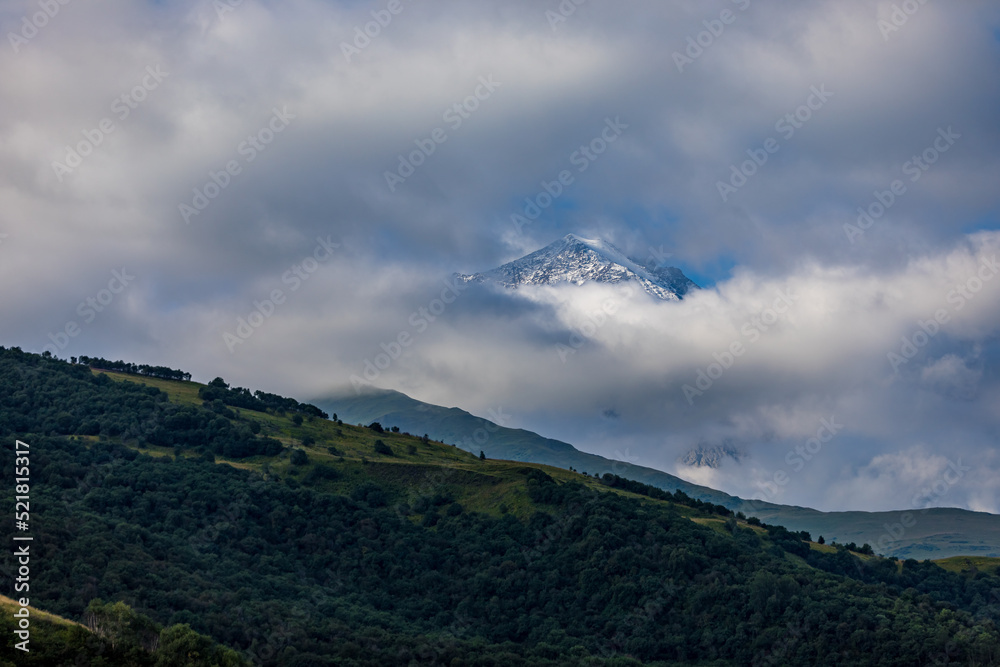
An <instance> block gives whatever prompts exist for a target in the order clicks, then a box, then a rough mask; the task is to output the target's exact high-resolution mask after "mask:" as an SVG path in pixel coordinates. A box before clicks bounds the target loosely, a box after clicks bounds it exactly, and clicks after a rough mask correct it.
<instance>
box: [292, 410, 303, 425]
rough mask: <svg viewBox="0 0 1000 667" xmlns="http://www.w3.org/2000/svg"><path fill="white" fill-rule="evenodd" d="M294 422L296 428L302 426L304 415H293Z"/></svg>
mask: <svg viewBox="0 0 1000 667" xmlns="http://www.w3.org/2000/svg"><path fill="white" fill-rule="evenodd" d="M292 422H293V423H294V424H295V425H296V426H302V415H300V414H298V413H295V414H294V415H292Z"/></svg>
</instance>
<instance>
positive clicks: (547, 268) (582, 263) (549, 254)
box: [457, 234, 698, 301]
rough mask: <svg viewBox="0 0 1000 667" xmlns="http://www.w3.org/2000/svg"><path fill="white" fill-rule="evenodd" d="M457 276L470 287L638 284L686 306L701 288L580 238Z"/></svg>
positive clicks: (666, 269)
mask: <svg viewBox="0 0 1000 667" xmlns="http://www.w3.org/2000/svg"><path fill="white" fill-rule="evenodd" d="M457 277H458V278H459V279H460V280H463V281H465V282H470V283H485V282H492V283H496V284H499V285H503V286H504V287H508V288H517V287H518V286H519V285H553V284H556V283H572V284H574V285H582V284H584V283H586V282H589V281H594V282H600V283H611V284H617V283H623V282H628V281H636V282H638V283H639V284H640V285H642V287H643V289H644V290H646V292H647V293H649V294H651V295H652V296H654V297H656V298H658V299H662V300H664V301H680V300H681V299H683V298H684V295H685V294H687V293H688V292H690V291H691V290H692V289H698V286H697V285H695V284H694V282H692V281H691V280H690V279H689V278H688V277H687V276H685V275H684V274H683V273H682V272H681V270H680V269H678V268H675V267H672V266H662V265H660V264H657V263H655V262H654V261H650V262H647V263H643V262H639V261H637V260H635V259H633V258H631V257H628V256H626V255H625V253H623V252H622V251H621V250H619V249H618V248H616V247H615V246H614V245H612V244H611V243H608V242H607V241H604V240H601V239H593V240H592V239H584V238H580V237H579V236H576V235H574V234H568V235H567V236H566V237H564V238H562V239H560V240H558V241H556V242H554V243H552V244H550V245H547V246H545V247H544V248H542V249H541V250H537V251H535V252H533V253H531V254H530V255H525V256H524V257H522V258H520V259H516V260H514V261H513V262H508V263H507V264H504V265H503V266H499V267H497V268H495V269H492V270H490V271H486V272H483V273H474V274H472V275H460V274H459V275H457Z"/></svg>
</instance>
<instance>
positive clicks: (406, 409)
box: [317, 389, 1000, 560]
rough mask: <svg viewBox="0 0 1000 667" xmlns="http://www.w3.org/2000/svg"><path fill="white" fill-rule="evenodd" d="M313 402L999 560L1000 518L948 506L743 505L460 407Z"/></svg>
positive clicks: (774, 518) (899, 546)
mask: <svg viewBox="0 0 1000 667" xmlns="http://www.w3.org/2000/svg"><path fill="white" fill-rule="evenodd" d="M317 403H318V404H319V405H320V406H321V407H323V408H324V409H325V410H328V411H330V412H336V413H338V414H339V415H340V417H341V418H342V419H343V420H345V421H349V422H354V423H359V422H360V423H365V424H368V423H371V422H373V421H382V422H384V423H387V424H395V425H398V426H399V427H400V428H402V429H403V430H405V431H410V432H413V433H427V434H429V435H431V436H432V437H434V438H436V439H439V440H442V441H444V442H448V443H453V444H458V445H459V446H460V447H463V448H465V449H469V450H471V451H474V452H478V451H480V450H483V451H485V452H486V454H487V456H491V457H493V456H495V457H498V458H504V459H511V460H515V461H532V462H537V463H545V464H548V465H552V466H557V467H560V468H574V469H576V470H582V471H587V472H590V473H592V474H598V475H603V474H604V473H606V472H612V473H614V474H617V475H620V476H622V477H626V478H628V479H633V480H636V481H639V482H643V483H645V484H650V485H652V486H656V487H659V488H661V489H665V490H668V491H676V490H681V491H684V492H685V493H687V494H688V495H690V496H692V497H695V498H700V499H702V500H706V501H709V502H712V503H716V504H720V505H725V506H726V507H728V508H730V509H732V510H734V511H741V512H743V513H744V514H747V515H750V516H756V517H758V518H760V519H761V520H762V521H765V522H767V523H774V524H780V525H783V526H785V527H787V528H789V529H790V530H795V531H803V530H804V531H806V532H809V533H813V534H815V535H823V536H824V537H826V539H827V540H831V541H833V540H836V541H838V542H843V543H849V542H856V543H858V544H865V543H868V544H871V545H873V546H874V547H876V548H877V550H878V551H879V552H880V553H882V554H885V555H888V556H896V557H898V558H915V559H919V560H923V559H926V558H930V559H942V558H949V557H954V556H969V555H977V556H994V557H998V556H1000V516H997V515H994V514H987V513H984V512H970V511H967V510H961V509H947V508H931V509H921V510H918V511H915V512H909V513H908V512H905V511H900V512H820V511H818V510H813V509H809V508H805V507H794V506H788V505H777V504H774V503H767V502H759V501H745V500H743V499H740V498H737V497H735V496H730V495H728V494H725V493H722V492H721V491H716V490H714V489H709V488H707V487H703V486H698V485H695V484H691V483H690V482H686V481H684V480H682V479H680V478H678V477H675V476H674V475H669V474H667V473H665V472H661V471H659V470H654V469H652V468H645V467H642V466H637V465H632V464H630V463H624V462H620V461H612V460H610V459H606V458H604V457H602V456H597V455H595V454H587V453H585V452H581V451H579V450H577V449H575V448H574V447H573V446H572V445H570V444H568V443H565V442H560V441H558V440H552V439H550V438H545V437H542V436H540V435H538V434H537V433H532V432H531V431H526V430H523V429H512V428H506V427H503V426H501V425H498V424H495V423H494V422H492V421H489V420H486V419H483V418H481V417H476V416H475V415H472V414H469V413H468V412H466V411H464V410H461V409H459V408H444V407H440V406H437V405H431V404H428V403H422V402H420V401H417V400H415V399H412V398H410V397H409V396H406V395H405V394H402V393H400V392H397V391H391V390H381V389H368V390H366V391H364V392H362V393H354V392H351V393H349V394H346V395H342V396H337V397H334V398H327V399H324V400H319V401H317ZM901 528H902V530H900V529H901Z"/></svg>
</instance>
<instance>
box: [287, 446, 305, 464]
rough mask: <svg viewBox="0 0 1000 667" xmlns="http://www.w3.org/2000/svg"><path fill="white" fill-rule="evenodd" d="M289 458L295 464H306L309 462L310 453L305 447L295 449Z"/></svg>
mask: <svg viewBox="0 0 1000 667" xmlns="http://www.w3.org/2000/svg"><path fill="white" fill-rule="evenodd" d="M288 460H289V461H290V462H291V464H292V465H293V466H304V465H305V464H307V463H309V455H308V454H306V452H305V450H303V449H293V450H292V455H291V456H290V457H288Z"/></svg>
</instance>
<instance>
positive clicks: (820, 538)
mask: <svg viewBox="0 0 1000 667" xmlns="http://www.w3.org/2000/svg"><path fill="white" fill-rule="evenodd" d="M817 541H818V542H819V543H820V544H826V538H824V537H823V536H822V535H820V536H819V540H817Z"/></svg>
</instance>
